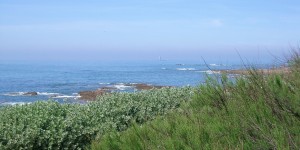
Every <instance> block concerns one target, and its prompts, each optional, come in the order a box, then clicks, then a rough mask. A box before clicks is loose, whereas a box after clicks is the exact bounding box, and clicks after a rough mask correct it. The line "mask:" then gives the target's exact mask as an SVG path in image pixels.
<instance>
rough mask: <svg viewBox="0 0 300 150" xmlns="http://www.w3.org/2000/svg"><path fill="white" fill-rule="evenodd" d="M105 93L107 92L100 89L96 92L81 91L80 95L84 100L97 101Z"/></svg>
mask: <svg viewBox="0 0 300 150" xmlns="http://www.w3.org/2000/svg"><path fill="white" fill-rule="evenodd" d="M105 93H107V91H106V90H102V89H99V90H96V91H81V92H79V93H78V94H79V95H80V99H82V100H88V101H94V100H96V98H97V96H101V95H103V94H105Z"/></svg>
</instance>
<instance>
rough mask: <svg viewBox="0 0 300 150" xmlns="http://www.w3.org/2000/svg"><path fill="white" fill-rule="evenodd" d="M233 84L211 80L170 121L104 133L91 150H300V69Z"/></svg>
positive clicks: (252, 73) (255, 73)
mask: <svg viewBox="0 0 300 150" xmlns="http://www.w3.org/2000/svg"><path fill="white" fill-rule="evenodd" d="M291 61H292V62H293V63H292V64H291V66H289V67H291V68H293V69H292V71H291V72H289V73H286V74H271V75H264V74H262V73H260V72H259V71H258V70H255V69H254V68H250V69H249V70H248V71H249V73H248V74H249V75H248V76H245V77H238V78H237V79H235V80H234V81H232V80H228V78H227V76H226V75H222V76H215V78H214V77H213V78H208V79H207V82H206V83H205V84H203V85H200V86H199V87H198V88H196V90H195V96H194V98H193V100H192V101H189V102H185V104H184V105H182V107H180V108H179V109H177V110H176V111H175V112H172V113H171V114H168V115H167V116H165V117H160V118H157V119H155V120H153V121H151V122H147V123H145V124H143V125H138V124H135V125H134V126H133V127H130V128H129V129H128V130H127V131H125V132H121V133H120V132H117V131H114V132H111V133H109V134H105V135H104V136H103V137H102V138H101V140H99V141H94V142H93V144H92V145H91V149H128V150H129V149H300V134H299V133H300V72H299V68H298V66H300V61H299V57H298V56H297V57H294V59H293V60H291Z"/></svg>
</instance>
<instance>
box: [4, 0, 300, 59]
mask: <svg viewBox="0 0 300 150" xmlns="http://www.w3.org/2000/svg"><path fill="white" fill-rule="evenodd" d="M299 18H300V1H299V0H263V1H262V0H251V1H246V0H105V1H104V0H51V1H50V0H0V62H1V61H2V62H3V61H17V60H19V61H28V60H36V61H42V60H45V61H61V60H66V61H74V60H82V61H88V60H103V61H105V60H157V59H158V58H159V57H162V58H163V59H166V60H176V59H178V60H180V59H182V60H187V59H189V60H199V59H202V58H205V59H224V60H225V59H228V60H230V59H235V58H238V57H239V55H241V56H242V57H247V58H248V57H249V58H255V59H264V58H267V57H268V58H270V57H272V56H273V55H276V56H280V55H282V54H284V53H286V52H288V51H289V49H290V48H291V47H297V45H298V44H299V42H300V39H299V37H300V19H299Z"/></svg>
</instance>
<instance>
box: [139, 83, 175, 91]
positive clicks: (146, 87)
mask: <svg viewBox="0 0 300 150" xmlns="http://www.w3.org/2000/svg"><path fill="white" fill-rule="evenodd" d="M133 86H135V88H136V89H137V90H150V89H155V88H156V89H161V88H163V87H170V86H159V85H149V84H144V83H138V84H133Z"/></svg>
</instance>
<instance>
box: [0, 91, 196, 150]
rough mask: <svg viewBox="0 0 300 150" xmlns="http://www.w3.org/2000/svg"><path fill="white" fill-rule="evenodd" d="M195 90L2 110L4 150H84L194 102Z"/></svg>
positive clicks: (1, 142)
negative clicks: (107, 136) (112, 134)
mask: <svg viewBox="0 0 300 150" xmlns="http://www.w3.org/2000/svg"><path fill="white" fill-rule="evenodd" d="M191 96H192V93H191V88H190V87H186V88H163V89H153V90H149V91H142V92H137V93H113V94H110V95H104V96H101V97H98V98H97V101H95V102H90V103H88V104H84V105H83V104H60V103H58V102H55V101H39V102H35V103H32V104H26V105H16V106H7V107H3V108H1V109H0V149H1V150H2V149H3V150H5V149H83V148H85V147H86V146H87V145H89V144H90V143H91V141H92V140H95V139H96V138H97V137H101V136H102V135H103V134H105V133H106V132H109V131H111V130H116V131H124V130H125V129H127V128H128V127H130V126H131V124H132V123H138V124H141V123H144V122H146V121H148V120H152V119H154V118H155V117H157V116H160V115H165V114H167V113H168V112H169V111H170V110H172V109H175V108H178V107H179V105H180V104H181V103H182V102H184V101H188V100H190V99H191Z"/></svg>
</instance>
